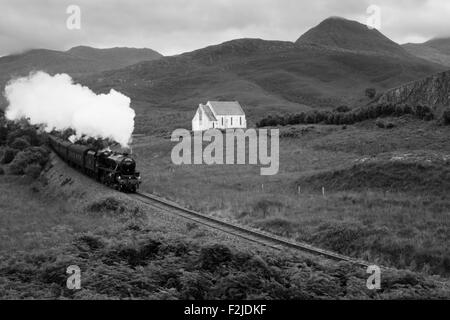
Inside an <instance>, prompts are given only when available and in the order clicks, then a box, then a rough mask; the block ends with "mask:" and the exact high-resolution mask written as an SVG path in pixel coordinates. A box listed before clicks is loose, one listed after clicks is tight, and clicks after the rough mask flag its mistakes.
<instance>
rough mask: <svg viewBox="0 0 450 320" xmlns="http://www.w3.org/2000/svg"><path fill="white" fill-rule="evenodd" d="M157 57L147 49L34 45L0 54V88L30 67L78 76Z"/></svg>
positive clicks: (0, 104) (0, 98) (1, 102)
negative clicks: (49, 48) (10, 53)
mask: <svg viewBox="0 0 450 320" xmlns="http://www.w3.org/2000/svg"><path fill="white" fill-rule="evenodd" d="M160 57H161V55H160V54H159V53H157V52H156V51H153V50H150V49H133V48H112V49H95V48H90V47H75V48H72V49H70V50H68V51H66V52H61V51H55V50H46V49H35V50H30V51H27V52H24V53H21V54H15V55H10V56H4V57H1V58H0V88H1V91H3V89H4V86H5V84H6V83H7V82H8V81H9V80H10V79H13V78H16V77H19V76H25V75H27V74H29V73H30V72H31V71H34V70H42V71H46V72H48V73H50V74H54V73H62V72H64V73H68V74H70V75H72V76H79V75H82V74H90V73H97V72H102V71H106V70H111V69H118V68H122V67H125V66H129V65H132V64H135V63H137V62H140V61H145V60H154V59H159V58H160ZM4 104H5V100H4V99H3V96H2V95H0V107H2V106H4Z"/></svg>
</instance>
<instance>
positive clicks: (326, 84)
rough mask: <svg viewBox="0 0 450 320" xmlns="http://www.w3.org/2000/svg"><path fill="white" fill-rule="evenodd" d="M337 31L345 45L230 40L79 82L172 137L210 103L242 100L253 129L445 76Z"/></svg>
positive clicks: (312, 36) (324, 33)
mask: <svg viewBox="0 0 450 320" xmlns="http://www.w3.org/2000/svg"><path fill="white" fill-rule="evenodd" d="M339 26H341V27H342V32H343V33H342V34H341V36H342V38H339V39H337V40H336V41H335V42H333V43H332V45H324V40H323V39H324V38H325V39H328V38H329V37H330V35H329V32H328V31H329V30H328V28H324V27H323V26H321V25H319V26H318V27H316V28H315V29H313V30H312V31H311V32H308V33H307V34H306V35H305V37H306V39H307V41H306V40H304V41H303V40H302V38H300V40H299V41H298V42H297V43H291V42H282V41H266V40H261V39H239V40H233V41H229V42H225V43H222V44H219V45H215V46H210V47H207V48H203V49H199V50H196V51H193V52H189V53H185V54H182V55H179V56H174V57H166V58H162V59H160V60H157V61H148V62H142V63H139V64H136V65H133V66H130V67H127V68H123V69H120V70H113V71H109V72H105V73H101V74H98V75H95V76H87V77H81V78H80V79H79V80H80V81H81V82H83V83H85V84H87V85H88V86H90V87H92V88H94V89H95V90H97V91H107V90H109V89H110V88H111V87H112V88H115V89H117V90H119V91H121V92H123V93H125V94H127V95H129V96H130V97H131V98H132V101H133V106H134V107H135V109H136V110H137V113H138V117H139V118H141V120H140V121H142V122H140V123H139V124H138V129H137V130H138V131H139V132H151V131H153V130H162V129H164V127H166V128H167V131H171V130H173V129H174V127H173V124H172V123H168V122H166V121H165V119H166V118H167V119H170V118H171V116H177V117H180V122H178V121H176V123H177V124H178V123H184V124H185V126H189V122H190V120H191V118H192V113H193V112H194V109H195V108H196V106H197V105H198V104H199V103H201V102H206V101H207V100H221V99H224V100H225V99H226V100H239V101H240V102H241V103H242V104H243V105H244V109H245V110H246V112H247V113H248V114H249V118H250V121H256V120H254V119H255V117H261V115H263V114H267V113H268V112H270V111H276V112H283V111H289V112H293V111H303V110H306V109H307V107H313V108H317V107H335V106H338V105H340V104H348V105H351V106H353V105H364V104H367V103H368V102H370V99H368V98H366V97H365V89H366V88H368V87H374V88H376V89H377V90H378V91H383V90H385V89H387V88H391V87H393V86H397V85H399V84H402V83H405V82H408V81H411V80H416V79H420V78H422V77H424V76H426V75H429V74H433V73H435V72H437V71H441V70H443V69H444V67H443V66H440V65H437V64H434V63H431V62H427V61H425V60H422V59H419V58H417V57H415V56H412V55H410V54H408V53H407V52H406V51H405V50H404V49H403V48H401V46H399V45H397V44H395V43H394V42H392V41H390V40H389V39H387V38H385V37H384V36H382V35H381V34H380V33H379V32H378V31H373V30H369V29H368V28H367V27H365V26H363V25H361V24H359V23H357V22H352V21H347V20H343V19H342V20H340V22H339ZM355 28H356V29H357V34H358V35H359V37H365V39H366V40H367V41H365V42H362V43H361V45H362V46H365V44H367V46H365V50H362V48H361V47H354V46H352V45H349V44H348V43H347V41H346V39H353V37H354V33H355V32H354V29H355ZM327 37H328V38H327ZM314 41H316V42H314ZM369 44H370V45H369ZM374 47H380V48H382V49H383V50H382V51H380V50H374ZM142 118H144V119H145V120H142ZM152 118H156V121H153V119H152ZM144 122H148V123H149V124H151V125H148V126H145V125H143V124H144Z"/></svg>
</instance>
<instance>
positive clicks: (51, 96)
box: [5, 71, 135, 147]
mask: <svg viewBox="0 0 450 320" xmlns="http://www.w3.org/2000/svg"><path fill="white" fill-rule="evenodd" d="M5 97H6V99H7V100H8V102H9V105H8V107H7V108H6V113H5V116H6V118H7V119H9V120H19V119H21V118H28V121H29V122H30V123H31V124H33V125H38V124H39V125H44V127H45V130H46V131H47V132H50V131H52V130H54V129H55V130H65V129H68V128H72V129H74V130H75V131H76V135H77V137H81V136H83V135H86V136H88V137H93V138H103V139H106V138H109V139H112V140H114V141H116V142H118V143H120V145H122V146H123V147H127V146H128V144H129V142H130V141H131V135H132V133H133V130H134V117H135V112H134V110H133V109H132V108H130V102H131V100H130V98H129V97H127V96H125V95H123V94H121V93H120V92H117V91H115V90H114V89H111V91H110V92H109V93H108V94H98V95H97V94H95V93H94V92H93V91H91V90H90V89H89V88H88V87H84V86H82V85H80V84H74V83H73V81H72V78H71V77H70V76H69V75H67V74H56V75H54V76H51V75H49V74H47V73H45V72H42V71H39V72H35V73H30V75H29V76H28V77H23V78H19V79H15V80H13V81H10V82H9V83H8V84H7V85H6V86H5Z"/></svg>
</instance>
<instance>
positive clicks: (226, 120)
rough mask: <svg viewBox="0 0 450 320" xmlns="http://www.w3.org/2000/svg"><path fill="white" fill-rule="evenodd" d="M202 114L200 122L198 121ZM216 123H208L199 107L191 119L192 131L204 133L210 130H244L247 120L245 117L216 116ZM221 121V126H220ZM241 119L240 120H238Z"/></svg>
mask: <svg viewBox="0 0 450 320" xmlns="http://www.w3.org/2000/svg"><path fill="white" fill-rule="evenodd" d="M200 112H202V121H200ZM216 119H217V121H210V120H209V118H208V117H207V116H206V114H205V113H204V112H203V111H202V110H201V108H200V107H199V108H198V109H197V112H196V113H195V115H194V118H193V119H192V131H204V130H208V129H212V128H217V129H246V128H247V120H246V118H245V116H216ZM222 119H223V125H222ZM240 119H242V120H240Z"/></svg>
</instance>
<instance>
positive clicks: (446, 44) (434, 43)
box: [403, 38, 450, 67]
mask: <svg viewBox="0 0 450 320" xmlns="http://www.w3.org/2000/svg"><path fill="white" fill-rule="evenodd" d="M403 48H404V49H405V50H406V51H408V52H409V53H411V54H413V55H415V56H417V57H419V58H422V59H425V60H429V61H431V62H435V63H439V64H442V65H444V66H446V67H450V38H437V39H432V40H430V41H427V42H425V43H407V44H404V45H403Z"/></svg>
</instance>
